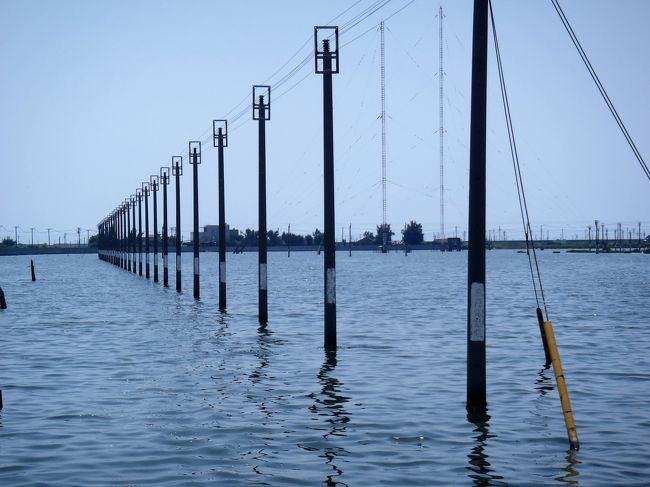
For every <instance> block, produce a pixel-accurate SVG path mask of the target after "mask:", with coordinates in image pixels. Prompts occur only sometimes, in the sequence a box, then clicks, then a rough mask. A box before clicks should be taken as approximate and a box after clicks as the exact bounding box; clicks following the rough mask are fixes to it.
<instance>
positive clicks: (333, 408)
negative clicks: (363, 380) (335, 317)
mask: <svg viewBox="0 0 650 487" xmlns="http://www.w3.org/2000/svg"><path fill="white" fill-rule="evenodd" d="M336 364H337V359H336V351H326V352H325V360H324V362H323V365H322V366H321V368H320V370H319V372H318V376H317V377H318V381H319V383H320V385H321V390H320V392H319V393H311V394H310V395H309V397H310V398H312V399H313V400H314V404H312V405H311V406H310V407H309V410H310V411H311V412H312V413H314V414H317V415H318V416H322V417H323V418H322V419H323V420H322V422H320V421H319V426H318V427H317V428H316V429H318V430H321V431H323V434H322V437H323V439H325V440H327V441H328V443H327V444H326V446H323V447H322V448H316V447H314V445H310V446H305V445H299V446H301V448H304V449H306V450H310V451H322V455H320V456H321V457H322V458H324V459H325V464H326V465H327V466H329V467H331V468H332V470H333V472H332V473H330V474H329V475H327V477H326V478H325V482H324V483H325V485H327V486H334V485H347V484H345V483H343V482H341V481H340V480H338V477H340V476H341V475H343V470H342V469H341V467H340V464H341V462H343V461H344V458H345V457H346V456H347V455H348V451H347V450H345V448H342V447H339V446H336V445H331V444H329V441H332V440H336V437H339V436H346V429H347V424H348V423H349V422H350V413H349V412H348V411H346V409H345V403H347V402H349V401H350V398H349V397H346V396H344V395H342V394H341V386H342V385H343V384H342V382H340V381H339V380H338V379H337V378H336V377H335V376H334V375H333V373H334V370H335V369H336ZM321 424H322V426H321Z"/></svg>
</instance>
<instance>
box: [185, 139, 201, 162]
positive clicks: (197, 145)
mask: <svg viewBox="0 0 650 487" xmlns="http://www.w3.org/2000/svg"><path fill="white" fill-rule="evenodd" d="M188 147H189V152H190V164H201V142H200V141H198V140H192V141H190V143H189V144H188ZM194 149H196V161H194V157H193V156H194Z"/></svg>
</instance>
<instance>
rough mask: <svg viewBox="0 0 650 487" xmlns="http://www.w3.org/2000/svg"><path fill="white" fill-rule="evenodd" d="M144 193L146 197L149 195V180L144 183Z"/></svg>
mask: <svg viewBox="0 0 650 487" xmlns="http://www.w3.org/2000/svg"><path fill="white" fill-rule="evenodd" d="M142 193H143V194H144V197H145V198H146V197H147V196H149V182H148V181H145V182H143V183H142Z"/></svg>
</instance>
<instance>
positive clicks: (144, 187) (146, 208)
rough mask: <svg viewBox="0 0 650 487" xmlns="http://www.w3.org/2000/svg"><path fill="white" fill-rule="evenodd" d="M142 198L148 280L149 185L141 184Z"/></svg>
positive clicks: (146, 275)
mask: <svg viewBox="0 0 650 487" xmlns="http://www.w3.org/2000/svg"><path fill="white" fill-rule="evenodd" d="M142 192H143V196H144V253H145V255H146V264H147V270H146V272H145V277H146V278H147V279H149V183H148V182H144V183H142Z"/></svg>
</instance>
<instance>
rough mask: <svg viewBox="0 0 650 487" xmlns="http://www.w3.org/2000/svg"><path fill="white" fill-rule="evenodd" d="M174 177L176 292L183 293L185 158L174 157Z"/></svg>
mask: <svg viewBox="0 0 650 487" xmlns="http://www.w3.org/2000/svg"><path fill="white" fill-rule="evenodd" d="M172 175H173V176H175V177H176V291H178V292H179V293H180V292H181V230H180V228H181V176H182V175H183V158H182V157H181V156H173V157H172Z"/></svg>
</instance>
